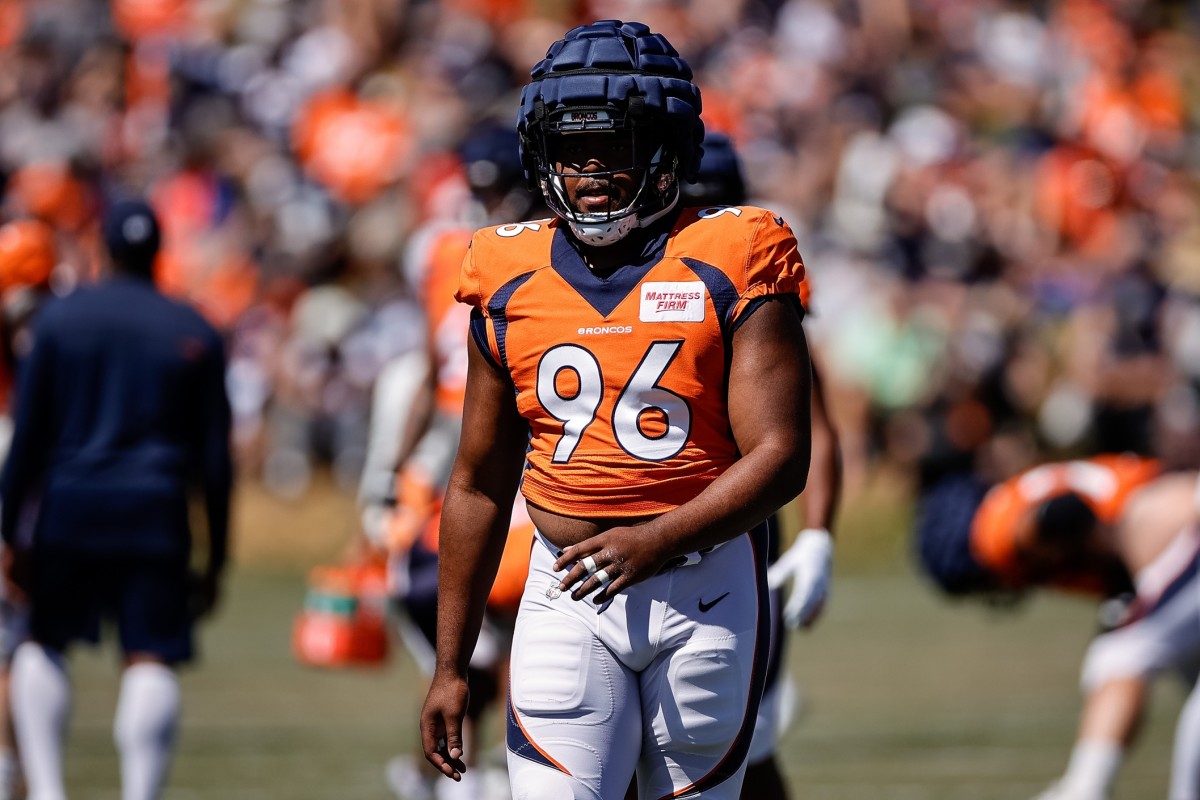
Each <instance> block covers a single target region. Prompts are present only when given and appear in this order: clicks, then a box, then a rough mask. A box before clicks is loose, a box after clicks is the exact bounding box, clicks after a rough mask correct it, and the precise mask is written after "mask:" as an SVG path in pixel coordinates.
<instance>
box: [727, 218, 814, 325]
mask: <svg viewBox="0 0 1200 800" xmlns="http://www.w3.org/2000/svg"><path fill="white" fill-rule="evenodd" d="M745 269H746V273H745V284H744V285H745V287H746V288H745V289H744V290H743V291H742V292H741V293H740V294H739V295H738V299H737V302H736V303H735V304H734V307H733V313H732V314H731V320H732V321H733V323H734V324H735V325H736V324H738V323H740V322H741V321H742V319H743V318H744V317H745V315H746V314H747V313H748V312H749V311H750V310H752V309H753V308H754V307H756V306H757V305H758V303H759V302H760V301H761V300H764V299H766V298H768V297H773V296H779V295H793V296H795V297H797V298H800V299H803V298H802V295H803V294H804V282H805V281H804V260H803V259H802V258H801V257H800V249H799V245H797V243H796V236H795V234H794V233H792V229H791V226H789V225H788V224H787V222H785V221H784V219H783V218H782V217H779V216H775V215H772V214H764V215H763V216H762V217H761V219H760V220H759V223H758V225H756V226H755V230H754V234H753V238H752V240H751V243H750V250H749V252H748V253H747V256H746V268H745Z"/></svg>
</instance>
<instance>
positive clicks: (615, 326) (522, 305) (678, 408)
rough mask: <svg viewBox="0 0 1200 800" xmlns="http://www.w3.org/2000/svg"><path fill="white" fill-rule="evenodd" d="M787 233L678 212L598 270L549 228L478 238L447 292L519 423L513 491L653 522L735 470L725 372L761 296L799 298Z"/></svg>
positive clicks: (796, 259) (739, 218) (546, 224)
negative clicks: (511, 389)
mask: <svg viewBox="0 0 1200 800" xmlns="http://www.w3.org/2000/svg"><path fill="white" fill-rule="evenodd" d="M803 280H804V265H803V262H802V260H801V258H800V255H799V253H798V252H797V246H796V240H795V237H794V236H793V234H792V231H791V229H790V228H788V227H787V225H786V224H784V225H782V226H781V225H779V224H777V223H776V222H775V221H774V220H773V218H772V215H771V214H770V212H767V211H764V210H762V209H758V208H753V207H750V206H739V207H719V208H707V209H702V208H701V209H687V210H684V211H683V212H681V213H680V215H679V216H678V219H677V220H676V222H675V224H674V226H673V227H672V228H671V229H670V230H669V231H665V232H664V233H662V234H661V235H660V237H659V240H658V241H656V242H655V246H654V247H653V248H651V249H650V250H649V251H648V255H647V256H646V257H645V259H644V260H643V261H642V262H641V263H631V264H628V265H626V266H624V267H622V268H621V269H620V270H618V271H617V272H616V273H614V274H612V275H610V276H609V277H607V278H601V277H598V276H597V275H595V274H594V273H593V272H592V271H591V270H590V269H588V267H587V266H586V264H585V263H584V260H583V258H582V257H581V256H580V254H579V253H578V251H577V250H576V248H575V245H574V244H573V242H572V240H571V239H570V238H569V237H568V236H567V234H566V233H565V231H563V230H562V229H561V228H560V225H559V223H558V222H557V221H554V220H535V221H531V222H522V223H516V224H513V225H503V226H500V227H495V228H488V229H485V230H482V231H480V232H478V233H476V234H475V236H474V238H473V240H472V244H471V249H470V252H469V253H468V255H467V258H466V260H465V261H464V263H463V267H462V272H461V275H460V279H459V286H458V291H457V293H456V297H457V299H458V300H459V301H460V302H463V303H466V304H468V305H470V306H472V307H473V308H474V312H473V317H474V322H473V324H472V333H473V335H474V337H475V339H476V341H477V343H478V344H479V346H480V348H481V349H482V350H483V352H484V353H485V355H487V356H489V357H490V358H491V359H492V360H493V361H494V362H495V363H496V364H497V365H499V366H500V367H502V368H504V369H505V370H506V371H507V372H508V373H509V374H510V376H511V377H512V381H513V384H514V386H515V388H516V391H517V407H518V409H519V411H520V413H521V414H522V416H524V417H525V419H526V420H527V421H528V422H529V427H530V452H529V455H528V463H527V468H526V474H525V479H524V482H523V492H524V494H525V496H526V498H527V499H528V500H529V501H530V502H533V503H535V504H536V505H539V506H541V507H544V508H547V509H549V510H552V511H555V512H558V513H563V514H567V515H571V514H583V513H586V514H588V515H591V516H595V515H596V514H597V509H603V511H602V512H600V513H605V514H607V515H610V516H634V515H642V514H659V513H663V512H665V511H668V510H670V509H672V508H674V507H676V506H678V505H680V504H682V503H684V502H686V501H687V500H689V499H690V498H692V497H694V496H695V495H696V494H698V493H699V492H700V491H701V490H702V489H703V488H704V487H705V486H707V485H708V484H709V483H711V482H712V481H713V480H715V479H716V478H717V476H719V475H720V474H721V473H722V472H724V471H725V469H727V468H728V467H729V465H730V464H732V463H733V461H734V460H735V458H736V457H737V452H736V445H735V443H734V441H733V437H732V435H731V433H730V431H729V423H728V414H727V408H726V383H727V375H726V371H727V363H728V357H729V347H730V341H731V339H732V336H733V333H734V331H735V330H736V328H737V326H738V325H739V324H740V323H741V322H742V321H743V320H744V319H745V318H746V317H747V315H748V314H750V313H751V312H752V310H753V309H754V308H755V306H756V305H757V304H758V303H759V302H761V301H762V300H764V299H766V298H770V297H775V296H780V295H792V296H798V295H799V294H800V292H801V284H802V282H803Z"/></svg>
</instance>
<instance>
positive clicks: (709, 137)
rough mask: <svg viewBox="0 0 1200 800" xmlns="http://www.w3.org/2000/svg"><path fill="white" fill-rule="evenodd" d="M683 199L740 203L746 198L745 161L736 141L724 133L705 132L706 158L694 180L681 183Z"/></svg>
mask: <svg viewBox="0 0 1200 800" xmlns="http://www.w3.org/2000/svg"><path fill="white" fill-rule="evenodd" d="M679 189H680V192H681V193H682V194H683V201H684V202H685V203H687V204H688V205H691V206H740V205H742V204H743V203H745V202H746V184H745V183H744V182H743V180H742V164H741V161H740V160H739V159H738V154H737V151H736V150H734V149H733V141H732V140H731V139H730V138H729V137H728V136H726V135H725V134H723V133H718V132H716V131H710V132H708V133H706V134H705V135H704V158H702V159H701V160H700V170H699V174H698V175H697V176H696V179H695V180H694V181H687V182H685V183H684V184H683V185H682V186H680V187H679Z"/></svg>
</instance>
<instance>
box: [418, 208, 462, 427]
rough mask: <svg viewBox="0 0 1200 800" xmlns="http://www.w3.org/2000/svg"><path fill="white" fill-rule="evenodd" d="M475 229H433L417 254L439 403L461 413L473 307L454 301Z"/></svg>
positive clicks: (443, 408)
mask: <svg viewBox="0 0 1200 800" xmlns="http://www.w3.org/2000/svg"><path fill="white" fill-rule="evenodd" d="M471 233H472V231H471V230H469V229H467V228H461V227H448V228H445V229H444V230H439V231H436V232H431V233H430V234H429V235H428V240H427V241H425V242H423V243H422V247H421V248H420V252H419V253H418V254H417V255H416V257H418V258H419V259H420V261H421V267H422V275H421V276H420V278H419V282H420V290H419V294H420V299H421V305H422V306H423V307H424V309H425V319H426V321H427V324H428V336H429V338H430V341H431V342H432V344H433V353H434V358H435V359H436V361H437V390H436V392H437V407H438V410H440V411H442V412H443V413H445V414H450V415H452V416H456V417H460V416H462V409H463V401H464V398H465V396H466V390H467V335H468V334H467V332H468V329H469V328H470V324H471V310H470V309H469V308H467V307H466V306H464V305H462V304H461V303H456V302H454V290H455V288H456V287H457V285H458V272H459V267H461V266H462V261H463V256H464V255H465V254H466V252H467V249H468V248H469V247H470V245H471Z"/></svg>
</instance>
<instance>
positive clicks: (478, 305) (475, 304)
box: [454, 233, 500, 364]
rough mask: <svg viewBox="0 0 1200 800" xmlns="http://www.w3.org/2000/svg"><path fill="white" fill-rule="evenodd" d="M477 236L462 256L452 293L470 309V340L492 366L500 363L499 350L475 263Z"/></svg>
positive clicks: (477, 235) (476, 235)
mask: <svg viewBox="0 0 1200 800" xmlns="http://www.w3.org/2000/svg"><path fill="white" fill-rule="evenodd" d="M478 238H479V234H478V233H476V234H475V236H474V237H472V239H471V244H470V245H469V246H468V247H467V254H466V255H465V256H463V262H462V267H461V268H460V269H459V273H458V287H457V288H456V289H455V291H454V299H455V300H457V301H458V302H460V303H464V304H466V305H468V306H470V307H471V329H470V333H471V339H472V340H473V341H474V342H475V345H476V346H477V347H478V348H479V351H480V352H481V353H483V354H484V356H486V357H487V359H488V360H489V361H490V362H492V363H493V364H499V363H500V348H499V346H498V344H497V342H496V329H495V326H494V325H493V324H492V320H491V319H490V318H489V317H488V310H487V297H486V296H485V293H484V289H483V284H482V279H481V276H480V274H479V266H478V264H476V262H475V253H476V252H477V251H478V249H479V248H477V247H475V244H476V241H477V240H478Z"/></svg>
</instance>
